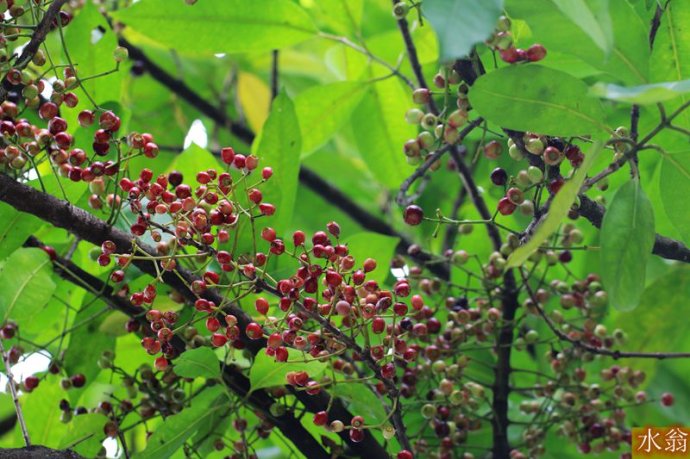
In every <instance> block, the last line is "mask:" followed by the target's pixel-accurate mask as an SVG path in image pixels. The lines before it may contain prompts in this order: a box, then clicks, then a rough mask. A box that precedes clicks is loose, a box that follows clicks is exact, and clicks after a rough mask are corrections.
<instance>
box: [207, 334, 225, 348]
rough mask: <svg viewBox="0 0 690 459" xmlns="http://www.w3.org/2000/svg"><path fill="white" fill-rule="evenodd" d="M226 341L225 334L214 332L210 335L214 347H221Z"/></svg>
mask: <svg viewBox="0 0 690 459" xmlns="http://www.w3.org/2000/svg"><path fill="white" fill-rule="evenodd" d="M227 342H228V338H227V336H225V335H223V334H222V333H214V334H213V335H211V344H212V345H213V346H214V347H221V346H225V343H227Z"/></svg>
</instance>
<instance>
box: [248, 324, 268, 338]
mask: <svg viewBox="0 0 690 459" xmlns="http://www.w3.org/2000/svg"><path fill="white" fill-rule="evenodd" d="M245 332H246V334H247V336H248V337H249V339H261V338H262V337H263V336H264V331H263V329H262V328H261V325H259V324H257V323H256V322H252V323H250V324H248V325H247V329H246V330H245Z"/></svg>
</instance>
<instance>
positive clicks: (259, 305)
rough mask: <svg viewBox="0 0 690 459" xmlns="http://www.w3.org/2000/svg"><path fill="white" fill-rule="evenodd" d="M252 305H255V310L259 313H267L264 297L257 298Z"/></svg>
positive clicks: (266, 303) (266, 302) (267, 305)
mask: <svg viewBox="0 0 690 459" xmlns="http://www.w3.org/2000/svg"><path fill="white" fill-rule="evenodd" d="M254 306H255V307H256V311H257V312H258V313H259V314H261V315H264V316H265V315H266V314H268V307H269V304H268V301H266V298H258V299H257V300H256V302H255V303H254Z"/></svg>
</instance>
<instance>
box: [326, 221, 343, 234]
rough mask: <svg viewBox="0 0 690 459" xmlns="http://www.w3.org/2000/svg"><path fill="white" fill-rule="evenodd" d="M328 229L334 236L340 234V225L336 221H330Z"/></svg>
mask: <svg viewBox="0 0 690 459" xmlns="http://www.w3.org/2000/svg"><path fill="white" fill-rule="evenodd" d="M326 229H327V230H328V232H329V233H331V234H332V235H333V236H334V237H338V236H340V225H338V224H337V223H336V222H328V224H327V225H326Z"/></svg>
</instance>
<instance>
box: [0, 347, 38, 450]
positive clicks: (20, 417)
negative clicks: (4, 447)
mask: <svg viewBox="0 0 690 459" xmlns="http://www.w3.org/2000/svg"><path fill="white" fill-rule="evenodd" d="M0 352H1V353H2V360H3V361H4V362H5V374H6V375H7V384H8V385H9V386H10V392H11V393H12V402H13V403H14V411H15V412H16V413H17V421H19V426H20V427H21V429H22V436H23V437H24V444H26V446H27V447H28V446H31V439H30V438H29V430H28V429H27V428H26V422H25V421H24V415H23V414H22V407H21V405H20V404H19V396H18V395H17V385H16V383H15V382H14V376H12V367H11V365H10V357H9V355H8V354H7V353H6V352H5V346H3V344H2V340H0Z"/></svg>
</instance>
